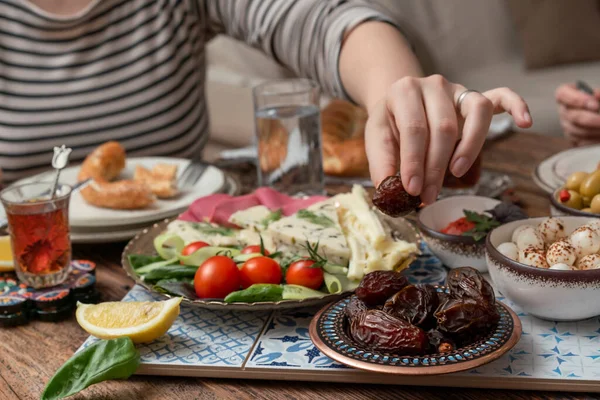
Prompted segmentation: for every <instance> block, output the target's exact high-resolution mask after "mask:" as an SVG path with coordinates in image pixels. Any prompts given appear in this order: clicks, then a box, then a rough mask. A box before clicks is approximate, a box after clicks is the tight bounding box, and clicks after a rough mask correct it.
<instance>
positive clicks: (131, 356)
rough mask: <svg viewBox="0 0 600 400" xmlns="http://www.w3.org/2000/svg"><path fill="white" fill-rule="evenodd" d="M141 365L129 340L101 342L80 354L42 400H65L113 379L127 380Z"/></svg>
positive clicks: (50, 384) (58, 374) (51, 382)
mask: <svg viewBox="0 0 600 400" xmlns="http://www.w3.org/2000/svg"><path fill="white" fill-rule="evenodd" d="M139 364H140V353H139V352H138V351H137V349H136V348H135V346H134V345H133V342H132V341H131V339H129V338H128V337H122V338H119V339H111V340H101V341H99V342H96V343H94V344H92V345H91V346H89V347H87V348H86V349H84V350H82V351H80V352H79V353H76V354H75V355H73V357H71V358H70V359H68V360H67V362H66V363H64V365H63V366H62V367H60V369H59V370H58V371H57V372H56V374H54V376H53V377H52V378H50V380H49V381H48V384H47V385H46V389H44V393H42V397H41V399H42V400H51V399H52V400H54V399H62V398H65V397H68V396H71V395H74V394H75V393H78V392H80V391H82V390H83V389H85V388H87V387H88V386H90V385H93V384H95V383H98V382H102V381H106V380H109V379H127V378H129V377H130V376H131V375H132V374H133V373H134V372H135V370H136V369H137V367H138V365H139Z"/></svg>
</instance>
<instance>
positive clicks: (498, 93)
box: [483, 88, 533, 128]
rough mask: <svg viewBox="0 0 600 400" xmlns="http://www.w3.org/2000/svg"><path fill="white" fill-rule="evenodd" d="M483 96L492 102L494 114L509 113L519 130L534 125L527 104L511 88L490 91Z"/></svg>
mask: <svg viewBox="0 0 600 400" xmlns="http://www.w3.org/2000/svg"><path fill="white" fill-rule="evenodd" d="M483 95H484V96H485V97H487V98H488V99H490V101H491V102H492V104H493V106H494V110H493V111H494V114H499V113H503V112H505V111H506V112H508V113H509V114H510V115H512V117H513V119H514V121H515V123H516V124H517V126H518V127H519V128H529V127H531V125H532V124H533V121H532V119H531V114H530V113H529V107H528V106H527V103H526V102H525V100H523V98H522V97H521V96H519V95H518V94H516V93H515V92H513V91H512V90H510V89H509V88H497V89H492V90H488V91H487V92H484V93H483Z"/></svg>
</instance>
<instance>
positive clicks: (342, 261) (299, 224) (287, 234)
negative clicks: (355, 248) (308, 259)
mask: <svg viewBox="0 0 600 400" xmlns="http://www.w3.org/2000/svg"><path fill="white" fill-rule="evenodd" d="M306 211H308V212H309V214H311V215H316V217H317V218H316V219H315V218H308V217H302V216H303V215H304V214H306ZM267 231H268V232H270V233H271V235H272V237H273V241H274V244H275V246H276V247H277V251H286V252H290V253H296V254H299V255H303V256H305V255H308V251H307V250H306V245H307V242H308V243H309V244H310V245H311V246H315V245H317V244H318V245H319V248H318V253H319V254H320V255H321V256H322V257H325V258H326V259H328V260H329V262H330V263H332V264H337V265H344V266H345V265H347V264H348V260H349V259H350V249H349V247H348V243H347V242H346V239H345V237H344V235H343V233H342V229H341V227H340V225H339V221H338V216H337V211H336V209H335V205H334V202H333V201H332V199H329V200H325V201H322V202H319V203H315V204H313V205H312V206H310V207H308V208H307V209H306V210H300V211H299V212H298V213H296V214H294V215H291V216H289V217H284V218H282V219H280V220H279V221H276V222H273V223H272V224H270V225H269V227H268V228H267Z"/></svg>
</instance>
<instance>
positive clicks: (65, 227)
mask: <svg viewBox="0 0 600 400" xmlns="http://www.w3.org/2000/svg"><path fill="white" fill-rule="evenodd" d="M50 187H51V184H49V183H33V184H25V185H20V186H16V187H14V188H8V189H5V190H4V191H3V192H2V193H1V194H0V198H1V199H2V203H3V204H4V208H5V210H6V216H7V219H8V230H9V232H10V237H11V245H12V250H13V258H14V264H15V272H16V273H17V276H18V277H19V280H21V281H22V282H23V283H25V284H26V285H28V286H32V287H35V288H40V287H47V286H54V285H58V284H60V283H62V282H63V281H64V280H65V279H66V278H67V276H68V275H69V269H70V264H71V241H70V238H69V215H68V213H69V198H70V194H71V188H70V187H69V186H66V185H59V187H58V189H57V194H56V196H55V197H54V198H51V196H50V194H49V193H50Z"/></svg>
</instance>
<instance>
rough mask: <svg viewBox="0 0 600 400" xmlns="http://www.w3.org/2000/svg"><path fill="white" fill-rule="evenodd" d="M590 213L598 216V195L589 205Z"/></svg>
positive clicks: (599, 209)
mask: <svg viewBox="0 0 600 400" xmlns="http://www.w3.org/2000/svg"><path fill="white" fill-rule="evenodd" d="M590 208H591V210H592V211H591V212H593V213H594V214H600V194H597V195H595V196H594V198H593V199H592V204H590Z"/></svg>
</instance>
